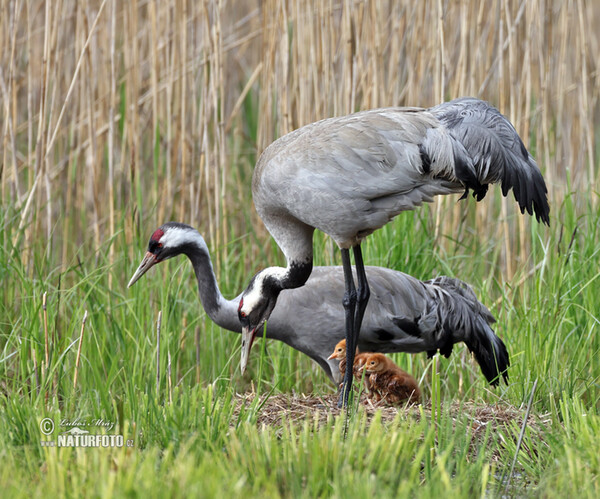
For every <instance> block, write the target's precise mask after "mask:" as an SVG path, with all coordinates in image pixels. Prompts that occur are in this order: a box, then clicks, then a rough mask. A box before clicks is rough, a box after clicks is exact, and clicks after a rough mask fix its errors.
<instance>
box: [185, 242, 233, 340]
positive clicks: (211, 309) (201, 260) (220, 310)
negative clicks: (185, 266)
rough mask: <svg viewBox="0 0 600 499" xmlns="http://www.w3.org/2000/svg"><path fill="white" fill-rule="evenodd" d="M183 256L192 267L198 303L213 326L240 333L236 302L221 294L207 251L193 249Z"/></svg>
mask: <svg viewBox="0 0 600 499" xmlns="http://www.w3.org/2000/svg"><path fill="white" fill-rule="evenodd" d="M185 254H186V256H187V257H188V258H189V259H190V261H191V262H192V266H193V267H194V273H195V274H196V280H197V281H198V292H199V293H200V301H201V302H202V306H203V307H204V310H205V312H206V313H207V314H208V316H209V317H210V318H211V320H212V321H213V322H214V323H215V324H217V325H219V326H221V327H222V328H225V329H228V330H229V331H234V332H237V333H241V331H242V326H241V324H240V322H239V320H238V318H237V308H238V300H237V299H234V300H227V299H225V298H224V297H223V295H222V294H221V290H220V289H219V285H218V283H217V278H216V276H215V272H214V270H213V266H212V262H211V260H210V255H209V254H208V249H207V248H206V250H205V251H203V250H202V249H200V248H194V249H193V250H188V251H186V252H185Z"/></svg>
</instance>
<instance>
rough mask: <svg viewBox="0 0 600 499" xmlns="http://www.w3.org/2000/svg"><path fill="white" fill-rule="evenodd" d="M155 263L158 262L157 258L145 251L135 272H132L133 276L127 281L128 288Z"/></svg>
mask: <svg viewBox="0 0 600 499" xmlns="http://www.w3.org/2000/svg"><path fill="white" fill-rule="evenodd" d="M157 263H158V260H157V259H156V256H155V255H153V254H152V253H150V252H149V251H148V252H147V253H146V255H145V256H144V259H143V260H142V263H140V266H139V267H138V268H137V270H136V271H135V274H133V277H132V278H131V280H130V281H129V284H128V285H127V287H128V288H130V287H131V286H133V285H134V284H135V282H136V281H137V280H138V279H139V278H140V277H142V276H143V275H144V274H145V273H146V272H147V271H148V269H149V268H150V267H153V266H154V265H156V264H157Z"/></svg>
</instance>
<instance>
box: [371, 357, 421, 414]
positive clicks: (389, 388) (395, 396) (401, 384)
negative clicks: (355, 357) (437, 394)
mask: <svg viewBox="0 0 600 499" xmlns="http://www.w3.org/2000/svg"><path fill="white" fill-rule="evenodd" d="M362 369H363V370H364V371H365V373H366V374H367V376H365V379H367V377H368V382H369V385H370V390H371V398H372V399H373V401H375V402H379V401H382V400H383V401H384V402H387V403H389V404H400V403H403V402H409V403H419V402H420V401H421V390H420V389H419V385H418V383H417V380H416V379H415V378H413V377H412V376H411V375H410V374H408V373H407V372H406V371H403V370H402V369H400V368H399V367H398V366H397V365H396V364H394V362H393V361H392V359H390V358H389V357H386V356H385V355H383V354H382V353H372V354H369V355H367V357H366V359H365V360H364V365H363V368H362Z"/></svg>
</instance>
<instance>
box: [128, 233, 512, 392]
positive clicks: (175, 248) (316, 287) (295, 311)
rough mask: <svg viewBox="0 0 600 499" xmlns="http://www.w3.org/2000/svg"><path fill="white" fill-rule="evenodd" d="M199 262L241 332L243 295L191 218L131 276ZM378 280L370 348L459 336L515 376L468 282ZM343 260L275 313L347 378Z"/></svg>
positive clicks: (332, 373)
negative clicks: (343, 367) (231, 294)
mask: <svg viewBox="0 0 600 499" xmlns="http://www.w3.org/2000/svg"><path fill="white" fill-rule="evenodd" d="M181 254H184V255H186V256H187V257H188V258H189V259H190V261H191V262H192V265H193V267H194V272H195V274H196V279H197V280H198V290H199V292H200V300H201V302H202V305H203V306H204V310H205V311H206V313H207V314H208V316H209V317H210V318H211V319H212V320H213V321H214V322H215V323H216V324H218V325H219V326H221V327H223V328H225V329H229V330H231V331H235V332H237V333H239V332H241V330H242V326H241V324H240V322H239V320H238V313H237V311H238V306H239V301H240V296H237V297H236V298H234V299H232V300H227V299H225V298H224V297H223V295H222V294H221V291H220V290H219V286H218V284H217V279H216V277H215V274H214V271H213V267H212V263H211V259H210V255H209V252H208V247H207V245H206V242H205V241H204V238H203V237H202V236H201V235H200V233H198V231H196V230H195V229H193V228H192V227H190V226H189V225H184V224H181V223H176V222H168V223H166V224H163V225H161V226H160V227H159V228H158V229H157V230H156V231H154V233H153V234H152V236H151V237H150V241H149V243H148V251H147V252H146V255H145V256H144V258H143V259H142V262H141V263H140V265H139V267H138V269H137V270H136V271H135V273H134V274H133V277H132V278H131V280H130V281H129V285H128V287H131V286H132V285H133V284H134V283H135V282H136V281H137V280H138V279H139V278H140V277H141V276H142V275H144V274H145V273H146V272H147V271H148V269H150V268H151V267H153V266H154V265H156V264H157V263H159V262H162V261H164V260H166V259H168V258H172V257H174V256H177V255H181ZM365 271H366V274H367V275H368V277H369V282H370V283H371V290H372V291H371V300H370V301H369V303H368V305H367V308H366V312H365V317H364V321H363V327H362V331H361V335H360V337H359V339H358V346H359V348H360V349H361V350H363V351H368V352H388V353H389V352H410V353H418V352H428V355H429V356H432V355H434V354H435V353H436V352H437V351H438V350H439V351H440V353H441V354H443V355H445V356H446V357H448V356H449V355H450V353H451V352H452V346H453V345H454V344H455V343H459V342H464V343H465V344H466V345H467V347H468V348H469V350H470V351H471V352H473V354H474V355H475V359H476V360H477V362H478V363H479V365H480V367H481V370H482V372H483V374H484V375H485V377H486V379H487V380H488V381H489V382H490V383H492V384H494V385H495V384H497V383H498V380H499V379H500V377H501V376H503V377H504V380H505V381H506V380H507V379H508V373H507V368H508V367H509V358H508V352H507V351H506V347H505V345H504V343H503V342H502V340H501V339H500V338H498V336H496V334H495V333H494V331H493V330H492V329H491V327H490V325H491V324H492V323H493V322H494V317H493V316H492V314H491V313H490V312H489V310H488V309H487V308H486V307H485V306H484V305H482V304H481V303H480V302H479V301H478V300H477V297H476V296H475V294H474V293H473V291H472V290H471V289H470V288H469V287H468V286H467V285H466V284H465V283H463V282H462V281H459V280H458V279H453V278H449V277H438V278H436V279H434V280H431V281H427V282H422V281H420V280H418V279H415V278H414V277H411V276H409V275H406V274H403V273H402V272H398V271H395V270H390V269H386V268H380V267H366V269H365ZM343 280H344V274H343V269H342V267H315V268H314V269H313V272H312V274H311V276H310V278H309V279H308V281H307V282H306V284H305V285H304V286H303V287H300V288H295V289H291V290H290V291H289V292H286V293H283V294H282V295H281V297H280V300H279V304H278V306H277V307H276V308H275V310H274V311H273V314H272V315H271V317H270V319H269V327H268V328H267V331H266V334H267V337H268V338H273V339H276V340H279V341H282V342H284V343H286V344H288V345H289V346H291V347H292V348H295V349H296V350H299V351H300V352H302V353H304V354H306V355H308V356H309V357H310V358H311V359H313V360H314V361H315V362H317V363H318V364H319V365H320V366H321V367H322V368H323V370H324V371H325V373H326V374H327V376H328V377H329V378H330V379H331V380H332V381H334V382H336V383H337V382H339V381H340V380H339V379H338V377H339V369H338V361H337V360H328V355H329V353H330V352H331V351H332V350H333V348H334V346H335V345H336V343H337V342H338V341H340V340H341V339H342V338H344V335H345V329H344V324H343V318H344V316H343V311H342V308H341V307H340V306H339V303H340V301H341V300H342V295H343V286H342V284H343Z"/></svg>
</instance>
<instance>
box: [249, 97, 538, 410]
mask: <svg viewBox="0 0 600 499" xmlns="http://www.w3.org/2000/svg"><path fill="white" fill-rule="evenodd" d="M498 182H499V183H501V185H502V194H503V195H505V196H506V195H507V193H508V191H509V190H510V189H512V190H513V193H514V196H515V199H516V201H517V202H518V204H519V207H520V209H521V212H522V213H523V212H524V211H525V210H527V212H528V213H529V214H533V213H535V216H536V217H537V220H538V221H541V222H544V223H546V224H549V212H550V208H549V206H548V200H547V189H546V185H545V182H544V179H543V177H542V174H541V172H540V170H539V168H538V166H537V165H536V163H535V161H534V159H533V158H532V156H531V155H530V154H529V152H528V151H527V149H526V148H525V146H524V145H523V142H522V141H521V139H520V138H519V135H518V134H517V132H516V130H515V129H514V127H513V126H512V124H511V123H510V122H509V121H508V120H507V119H506V118H505V117H504V116H503V115H502V114H501V113H500V112H499V111H498V110H497V109H496V108H494V107H492V106H491V105H490V104H488V103H486V102H483V101H480V100H478V99H474V98H469V97H467V98H461V99H456V100H453V101H451V102H445V103H442V104H440V105H438V106H435V107H432V108H429V109H421V108H385V109H375V110H370V111H363V112H359V113H355V114H351V115H349V116H342V117H336V118H329V119H325V120H322V121H318V122H316V123H312V124H309V125H306V126H304V127H302V128H299V129H297V130H295V131H293V132H291V133H289V134H287V135H284V136H283V137H281V138H279V139H278V140H276V141H275V142H273V143H272V144H271V145H270V146H269V147H267V148H266V149H265V150H264V151H263V153H262V155H261V156H260V158H259V160H258V162H257V164H256V167H255V170H254V175H253V178H252V195H253V199H254V204H255V206H256V210H257V212H258V214H259V215H260V217H261V218H262V220H263V222H264V224H265V225H266V227H267V229H268V230H269V232H270V233H271V235H272V236H273V238H274V239H275V241H276V242H277V244H278V245H279V247H280V248H281V250H282V251H283V253H284V255H285V257H286V260H287V267H286V268H282V267H269V268H267V269H264V270H262V271H260V272H259V273H258V274H256V275H255V276H254V277H253V278H252V280H251V281H250V283H249V285H248V287H247V288H246V290H245V291H244V292H243V293H242V298H241V299H240V305H239V311H238V315H239V320H240V322H241V324H242V326H243V330H242V362H241V364H242V366H241V367H242V371H243V370H244V369H245V364H246V362H247V359H248V352H249V350H250V348H251V346H252V339H253V337H254V335H255V334H256V331H257V330H258V329H259V328H260V327H261V326H262V324H263V323H264V322H265V321H266V320H267V319H269V317H270V316H271V313H272V312H273V310H274V309H275V304H276V302H277V299H278V297H279V294H280V292H281V291H282V290H286V289H292V288H297V287H300V286H303V285H304V284H305V283H306V281H307V279H308V277H309V276H310V274H311V270H312V260H313V243H312V236H313V232H314V230H315V229H319V230H321V231H323V232H325V233H327V234H329V236H331V238H333V240H334V241H335V242H336V244H337V245H338V247H339V248H340V249H341V254H342V265H343V268H344V282H345V293H344V297H343V300H342V304H343V307H344V311H345V328H346V343H347V350H346V351H347V364H346V365H353V360H354V359H353V358H354V353H355V348H354V346H355V344H356V339H357V338H358V336H359V334H360V330H361V321H362V319H363V315H364V311H365V307H366V306H367V303H368V301H369V285H368V282H367V276H366V274H365V269H364V264H363V259H362V253H361V249H360V244H361V241H362V240H363V239H364V238H365V237H366V236H368V235H369V234H371V233H372V232H373V231H375V230H376V229H378V228H380V227H382V226H383V225H385V224H386V223H387V222H388V221H390V220H391V219H392V218H393V217H395V216H396V215H398V214H399V213H400V212H402V211H405V210H412V209H414V208H415V207H417V206H419V205H421V204H422V203H423V202H425V201H432V198H433V196H435V195H439V194H451V193H456V192H461V191H464V194H463V196H462V198H465V197H466V196H467V195H468V193H469V190H472V191H473V196H474V197H476V199H477V200H478V201H479V200H481V199H483V197H484V196H485V194H486V192H487V188H488V184H491V183H498ZM462 198H461V199H462ZM350 248H352V250H353V253H354V260H355V265H356V274H357V286H356V287H355V285H354V279H353V276H352V268H351V265H350V252H349V250H350ZM351 385H352V369H346V374H345V377H344V387H343V390H342V392H341V395H340V399H339V403H338V404H339V405H340V406H341V405H346V404H347V402H348V397H349V394H350V388H351Z"/></svg>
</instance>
